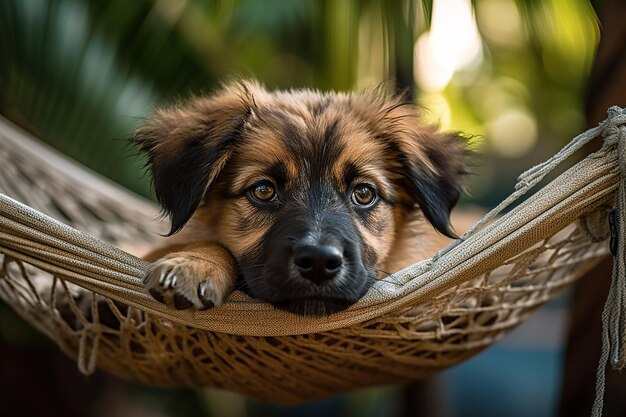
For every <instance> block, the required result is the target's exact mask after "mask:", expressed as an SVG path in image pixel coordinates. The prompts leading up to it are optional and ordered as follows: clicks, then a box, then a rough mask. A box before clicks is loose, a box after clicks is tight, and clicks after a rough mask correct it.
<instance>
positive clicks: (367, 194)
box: [352, 184, 376, 206]
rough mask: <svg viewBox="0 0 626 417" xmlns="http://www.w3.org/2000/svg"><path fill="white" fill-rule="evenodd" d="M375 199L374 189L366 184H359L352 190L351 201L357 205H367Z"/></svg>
mask: <svg viewBox="0 0 626 417" xmlns="http://www.w3.org/2000/svg"><path fill="white" fill-rule="evenodd" d="M374 200H376V191H375V190H374V189H373V188H372V187H370V186H369V185H367V184H359V185H357V186H356V187H354V191H352V202H354V204H358V205H359V206H369V205H370V204H372V203H373V202H374Z"/></svg>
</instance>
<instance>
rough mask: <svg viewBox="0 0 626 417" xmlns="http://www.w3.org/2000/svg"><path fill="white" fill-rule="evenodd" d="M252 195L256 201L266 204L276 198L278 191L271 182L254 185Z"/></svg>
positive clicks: (251, 190)
mask: <svg viewBox="0 0 626 417" xmlns="http://www.w3.org/2000/svg"><path fill="white" fill-rule="evenodd" d="M250 195H252V197H253V198H254V199H255V200H258V201H260V202H263V203H266V202H268V201H272V200H273V199H274V198H275V197H276V189H275V188H274V185H273V184H272V183H271V182H269V181H264V182H261V183H258V184H256V185H254V186H253V187H252V188H251V189H250Z"/></svg>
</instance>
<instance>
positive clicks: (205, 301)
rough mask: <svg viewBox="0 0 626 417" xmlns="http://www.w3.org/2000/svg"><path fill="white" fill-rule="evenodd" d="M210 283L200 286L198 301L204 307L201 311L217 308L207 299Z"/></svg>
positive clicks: (203, 283)
mask: <svg viewBox="0 0 626 417" xmlns="http://www.w3.org/2000/svg"><path fill="white" fill-rule="evenodd" d="M208 285H209V283H208V282H207V281H202V282H201V283H200V284H198V299H200V302H201V303H202V305H203V306H204V308H202V309H201V310H208V309H209V308H213V307H215V303H214V302H213V301H212V300H210V299H208V298H207V287H208Z"/></svg>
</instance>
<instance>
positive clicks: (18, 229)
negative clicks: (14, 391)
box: [0, 107, 626, 404]
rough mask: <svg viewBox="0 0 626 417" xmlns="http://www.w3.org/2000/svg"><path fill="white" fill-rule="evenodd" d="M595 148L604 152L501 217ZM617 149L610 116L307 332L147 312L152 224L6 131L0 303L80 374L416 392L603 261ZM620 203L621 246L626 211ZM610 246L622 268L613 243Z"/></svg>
mask: <svg viewBox="0 0 626 417" xmlns="http://www.w3.org/2000/svg"><path fill="white" fill-rule="evenodd" d="M600 136H602V137H603V138H604V146H603V147H602V149H601V150H599V151H598V152H596V153H594V154H592V155H590V156H588V157H587V158H585V159H584V160H583V161H581V162H579V163H577V164H576V165H574V166H573V167H571V168H570V169H568V170H567V171H565V172H564V173H563V174H561V175H560V176H558V177H557V178H556V179H554V180H553V181H551V182H549V183H548V184H547V185H544V186H543V187H541V188H540V189H539V190H538V191H536V192H534V193H533V194H532V195H531V196H530V197H529V198H527V199H526V200H525V201H523V202H521V203H519V204H517V205H516V206H515V207H514V208H512V209H510V210H508V212H507V213H506V214H502V213H503V211H504V209H506V208H510V207H511V205H512V203H513V202H514V201H516V200H518V199H519V197H521V196H522V195H524V194H526V193H527V191H528V190H529V189H530V188H531V187H533V186H535V185H536V184H538V183H539V182H540V181H542V179H543V178H544V176H545V175H546V174H548V173H549V172H551V171H552V170H553V169H554V168H555V167H556V166H557V165H558V164H560V163H561V162H562V161H563V160H565V159H566V158H567V157H569V156H571V155H572V154H573V153H574V152H576V151H577V150H579V149H581V147H582V146H583V145H584V144H585V143H587V142H589V141H590V140H592V139H593V138H596V137H600ZM625 141H626V111H624V110H622V109H619V108H617V107H613V108H611V109H610V110H609V117H608V119H607V120H606V121H604V122H603V123H602V124H601V125H599V126H598V127H596V128H594V129H591V130H589V131H587V132H585V133H584V134H582V135H580V136H578V137H577V138H575V139H574V140H573V141H572V142H571V143H570V144H569V145H568V146H566V147H565V148H564V149H563V150H562V151H561V152H559V153H558V154H557V155H555V156H554V157H553V158H551V159H550V160H548V161H547V162H545V163H543V164H541V165H539V166H537V167H535V168H533V169H531V170H530V171H528V172H527V173H525V174H523V175H522V176H521V177H520V179H519V183H518V185H517V186H516V189H515V192H514V193H513V194H512V195H511V196H510V197H509V198H508V199H506V200H505V201H504V202H503V203H502V204H500V205H499V206H498V207H496V208H495V209H494V210H493V211H492V212H490V213H489V214H487V215H486V216H485V217H484V218H483V219H482V220H481V221H480V222H479V223H478V224H477V225H476V226H475V227H474V228H473V229H472V230H470V231H469V232H468V233H467V234H466V235H465V236H464V237H463V238H462V239H460V240H458V241H457V242H455V243H454V244H453V245H451V246H449V247H448V248H446V249H445V250H443V251H442V252H440V253H439V254H438V255H437V256H435V257H434V258H433V259H430V260H428V261H424V262H420V263H418V264H415V265H412V266H410V267H408V268H406V269H404V270H402V271H400V272H398V273H396V274H394V275H393V276H391V277H389V278H387V279H384V280H382V281H380V282H377V283H376V284H375V285H374V287H373V288H372V289H371V290H370V291H369V292H368V293H367V294H366V296H365V297H364V298H363V299H361V300H360V301H359V302H357V303H356V304H355V305H354V306H352V307H351V308H349V309H347V310H345V311H342V312H339V313H336V314H334V315H332V316H330V317H325V318H309V317H300V316H296V315H292V314H290V313H287V312H283V311H279V310H275V309H274V308H273V307H271V306H270V305H268V304H264V303H261V302H259V301H256V300H254V299H251V298H249V297H247V296H246V295H244V294H242V293H239V292H236V293H234V294H233V295H232V296H231V297H230V298H229V301H228V302H227V303H226V304H225V305H223V306H220V307H218V308H215V309H212V310H210V311H204V312H193V311H178V310H173V309H168V308H167V307H165V306H164V305H162V304H160V303H158V302H156V301H154V300H153V299H152V298H151V297H149V296H148V295H146V294H145V292H144V291H143V290H142V284H141V278H142V275H143V271H144V270H145V268H146V266H147V263H146V262H145V261H143V260H141V259H138V258H136V257H134V256H132V255H130V254H128V253H126V252H124V251H122V250H121V249H119V248H126V249H128V250H131V249H132V250H136V251H138V252H141V249H142V248H147V247H150V245H151V244H152V243H153V241H154V237H155V236H156V234H157V232H158V231H159V230H156V229H155V224H156V223H157V222H154V218H155V217H156V213H157V212H156V209H155V208H154V207H153V206H152V205H151V204H149V203H147V202H144V201H142V200H140V199H138V198H137V197H135V196H132V195H130V194H127V193H126V192H124V191H121V190H120V189H119V188H116V187H115V186H113V185H111V184H110V183H108V182H106V181H104V180H102V179H100V178H98V177H96V176H95V175H94V174H92V173H90V172H87V171H86V170H84V168H79V167H77V166H76V165H73V164H72V163H70V162H68V161H67V160H66V159H64V158H63V157H61V156H59V155H58V154H56V153H54V152H52V151H51V150H49V149H47V148H43V147H42V145H41V144H38V143H36V142H35V141H33V140H32V138H30V137H28V136H27V135H26V134H24V133H23V132H21V131H19V130H17V129H16V128H14V127H13V126H12V125H10V124H9V123H8V122H6V121H1V123H0V161H2V163H1V164H0V192H1V193H2V194H1V195H0V267H1V270H0V296H1V297H2V299H3V300H4V301H5V302H6V303H7V304H9V305H10V306H12V308H14V309H15V311H17V313H18V314H19V315H20V316H22V317H23V318H24V319H25V320H26V321H28V322H29V323H30V324H32V325H33V326H34V327H36V328H37V329H39V331H41V332H42V333H44V334H45V335H47V336H48V337H50V338H51V339H52V340H54V342H55V343H56V344H57V345H58V346H59V347H60V348H61V349H62V350H63V351H64V352H65V353H66V354H67V355H69V356H70V357H72V358H76V360H77V362H78V367H79V369H80V370H81V371H82V372H84V373H86V374H88V373H91V372H93V371H94V370H95V369H96V368H100V369H102V370H106V371H107V372H110V373H112V374H114V375H117V376H119V377H121V378H125V379H132V380H137V381H141V382H143V383H146V384H151V385H162V386H181V385H184V386H207V385H208V386H214V387H222V388H226V389H229V390H233V391H236V392H239V393H242V394H245V395H247V396H251V397H255V398H260V399H263V400H266V401H274V402H279V403H284V404H293V403H298V402H302V401H308V400H312V399H318V398H324V397H328V396H331V395H334V394H336V393H338V392H342V391H346V390H351V389H355V388H360V387H365V386H371V385H377V384H388V383H399V382H404V381H408V380H413V379H416V378H423V377H426V376H428V375H430V374H433V373H435V372H437V371H440V370H442V369H444V368H447V367H449V366H452V365H455V364H457V363H459V362H461V361H464V360H466V359H467V358H469V357H471V356H472V355H474V354H476V353H477V352H479V351H481V350H482V349H484V348H485V347H487V346H489V345H490V344H491V343H493V342H494V341H496V340H498V339H500V338H501V337H503V336H504V335H505V334H507V333H508V332H509V331H511V330H512V329H513V328H514V327H515V326H517V325H518V324H520V323H521V322H522V321H524V320H525V319H526V318H527V317H528V316H529V315H530V314H531V313H532V312H533V310H535V309H536V308H538V307H539V306H541V305H543V304H544V303H546V302H547V301H549V300H550V299H551V298H553V297H554V296H555V295H556V294H558V293H559V291H561V290H562V289H563V288H565V287H566V286H567V285H569V284H571V283H572V282H573V281H574V280H576V279H577V278H578V277H580V276H582V275H583V274H584V273H585V272H586V271H588V270H589V269H590V268H592V267H593V266H594V265H595V264H596V263H597V262H599V261H600V260H602V259H603V258H605V257H606V256H607V255H608V254H609V248H608V246H609V245H607V243H606V241H605V240H606V239H607V238H608V237H609V227H608V223H609V222H608V221H607V217H608V216H607V215H608V213H609V212H610V211H611V210H612V209H613V207H614V206H615V204H616V190H617V189H618V187H619V188H620V192H619V194H620V195H622V197H621V198H622V200H623V199H624V197H623V196H624V190H623V188H624V186H623V185H620V184H623V183H622V182H621V180H620V178H621V175H620V163H619V160H621V161H622V163H621V165H622V166H623V165H624V162H625V161H626V157H620V156H619V155H624V152H623V146H624V142H625ZM8 196H11V197H8ZM17 200H19V201H21V203H20V202H18V201H17ZM617 201H618V205H619V206H620V207H618V209H619V210H620V211H618V212H617V213H618V216H617V217H618V227H621V228H622V230H623V218H624V217H625V216H622V215H621V214H620V213H623V211H621V210H623V208H624V207H626V203H620V201H621V200H619V199H618V200H617ZM44 213H45V214H44ZM613 213H615V211H614V212H613ZM48 216H51V217H48ZM53 218H56V219H57V220H53ZM78 230H81V231H78ZM162 231H163V230H161V232H162ZM105 241H106V242H107V243H105ZM612 242H613V244H614V245H613V246H618V250H619V253H620V254H621V255H620V256H619V257H618V258H623V254H624V250H623V249H624V248H623V243H622V242H617V241H616V240H615V239H613V240H612ZM616 262H618V263H619V262H621V263H622V267H623V264H624V261H623V259H621V260H618V261H616ZM622 271H623V269H622ZM614 281H617V279H616V278H614ZM614 287H615V285H614ZM618 287H620V288H618V289H615V288H614V292H613V296H612V297H613V298H612V300H613V301H611V302H610V303H608V304H607V305H609V310H608V311H609V312H608V313H606V314H607V315H608V316H610V318H612V319H615V316H616V314H617V324H613V325H611V324H610V323H615V320H613V321H611V320H607V321H606V322H607V323H609V328H610V329H617V328H619V326H618V325H620V324H621V318H620V316H619V311H621V310H620V309H621V307H620V308H617V309H616V310H610V309H611V308H613V307H614V306H620V305H622V304H623V302H624V298H625V297H624V296H623V291H624V288H622V287H623V285H622V286H619V285H618ZM616 291H617V292H616ZM615 311H617V313H616V312H615ZM611 326H612V327H611ZM617 333H619V332H615V331H611V332H609V331H608V330H607V333H606V335H607V336H606V337H605V344H606V345H607V346H609V345H611V346H609V347H612V348H613V350H611V355H608V351H607V357H606V358H604V359H605V360H606V359H608V357H609V356H610V357H611V360H612V361H613V362H615V361H617V362H619V361H621V364H622V365H623V361H624V359H623V358H624V355H623V353H622V351H623V350H622V349H621V346H622V342H621V340H619V338H616V334H617ZM609 336H610V338H609ZM609 342H610V343H609ZM601 368H602V369H603V366H601Z"/></svg>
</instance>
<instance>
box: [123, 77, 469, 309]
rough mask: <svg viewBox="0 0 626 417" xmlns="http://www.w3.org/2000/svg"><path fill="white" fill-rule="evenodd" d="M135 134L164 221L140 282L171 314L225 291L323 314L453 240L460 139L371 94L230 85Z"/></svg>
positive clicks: (213, 300) (208, 303) (218, 298)
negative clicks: (165, 241) (161, 242)
mask: <svg viewBox="0 0 626 417" xmlns="http://www.w3.org/2000/svg"><path fill="white" fill-rule="evenodd" d="M135 140H136V143H137V144H138V146H139V148H140V150H141V151H143V152H145V153H146V154H147V156H148V164H149V166H150V168H151V171H152V178H153V187H154V191H155V194H156V197H157V199H158V202H159V203H160V205H161V206H162V208H163V211H164V213H166V214H167V215H169V217H170V220H171V231H170V234H169V235H168V236H171V237H170V238H169V240H170V241H169V246H168V247H166V248H163V249H160V250H157V251H155V252H153V253H152V254H151V255H150V256H149V257H148V260H152V261H154V262H153V263H152V264H151V266H150V268H149V269H148V271H147V273H146V276H145V285H146V288H147V290H148V291H149V292H150V294H152V296H153V297H154V298H155V299H157V300H158V301H161V302H164V303H167V304H170V305H173V306H174V307H176V308H178V309H184V308H189V307H194V308H196V309H206V308H211V307H213V306H217V305H219V304H221V303H222V302H223V301H224V299H225V298H226V297H227V296H228V294H229V293H230V292H232V291H233V290H234V289H235V288H236V287H237V288H240V289H242V290H243V291H245V292H247V293H249V294H250V295H252V296H253V297H256V298H258V299H260V300H264V301H267V302H269V303H272V304H273V305H274V306H275V307H277V308H280V309H284V310H287V311H290V312H293V313H296V314H302V315H313V316H321V315H327V314H331V313H334V312H337V311H339V310H341V309H344V308H346V307H348V306H350V305H351V304H352V303H354V302H355V301H356V300H358V299H359V297H361V296H362V295H363V294H364V293H365V292H366V291H367V289H368V287H369V286H370V284H371V283H372V282H373V281H374V280H376V279H377V278H380V277H383V276H386V275H388V273H391V272H395V271H397V270H399V269H401V268H402V267H405V266H407V265H410V264H412V263H414V262H417V261H419V260H423V259H426V258H428V257H430V256H432V255H433V254H434V253H435V251H437V250H438V249H440V248H441V247H443V246H444V245H445V244H446V243H447V242H448V238H453V237H455V235H454V233H453V231H452V229H451V226H450V210H451V209H452V207H453V206H454V205H455V204H456V202H457V200H458V199H459V196H460V194H461V189H462V185H461V182H462V181H461V179H462V177H463V174H465V172H466V166H465V164H464V153H465V151H464V146H463V140H461V138H460V137H459V136H457V135H453V134H439V133H436V132H435V129H434V128H433V127H431V126H427V125H424V124H423V123H421V122H420V120H419V118H418V111H417V109H416V108H415V107H414V106H412V105H410V104H407V103H405V102H403V101H402V99H401V98H399V97H396V96H392V95H388V94H385V93H384V92H382V91H370V92H365V93H361V94H344V93H320V92H317V91H311V90H292V91H274V92H270V91H267V90H265V89H264V88H263V87H262V86H260V85H259V84H257V83H255V82H244V81H241V82H238V83H234V84H232V85H229V86H226V87H224V88H223V89H222V90H220V91H218V92H217V93H215V94H214V95H213V96H210V97H206V98H197V99H194V100H192V101H190V102H189V103H188V104H186V105H184V106H179V107H174V108H170V109H164V110H158V111H157V112H156V114H155V115H154V116H152V117H151V118H149V119H148V120H147V124H146V125H145V126H144V127H142V128H140V129H138V130H137V132H136V135H135ZM179 232H180V233H179ZM175 234H176V235H175ZM174 235H175V236H174ZM442 235H443V236H442Z"/></svg>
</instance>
